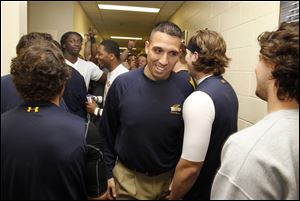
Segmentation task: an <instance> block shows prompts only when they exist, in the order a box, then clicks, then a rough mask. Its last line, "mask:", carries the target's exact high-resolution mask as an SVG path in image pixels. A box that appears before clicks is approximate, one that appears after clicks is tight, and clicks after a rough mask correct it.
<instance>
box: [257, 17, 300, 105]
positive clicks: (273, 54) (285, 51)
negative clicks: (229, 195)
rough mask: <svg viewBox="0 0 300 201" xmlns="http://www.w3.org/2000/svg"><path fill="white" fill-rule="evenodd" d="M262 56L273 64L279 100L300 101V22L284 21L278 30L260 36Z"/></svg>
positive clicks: (273, 74)
mask: <svg viewBox="0 0 300 201" xmlns="http://www.w3.org/2000/svg"><path fill="white" fill-rule="evenodd" d="M258 42H259V45H260V47H261V49H260V55H261V58H262V59H263V60H264V61H266V62H270V63H272V64H275V68H274V70H273V71H272V76H273V79H275V85H276V87H277V89H278V90H277V97H278V99H279V100H292V99H296V100H297V102H298V103H299V22H291V23H287V22H283V23H281V24H280V26H279V28H278V30H276V31H272V32H267V31H266V32H263V33H262V34H260V35H259V36H258Z"/></svg>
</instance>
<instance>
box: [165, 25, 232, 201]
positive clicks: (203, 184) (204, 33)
mask: <svg viewBox="0 0 300 201" xmlns="http://www.w3.org/2000/svg"><path fill="white" fill-rule="evenodd" d="M186 61H187V63H188V67H189V72H190V74H191V75H192V76H193V78H194V79H195V80H196V82H197V88H196V90H195V91H194V92H193V93H192V94H191V95H190V96H189V97H188V98H187V99H186V101H185V102H184V105H183V119H184V127H185V128H184V129H185V130H184V140H183V149H182V154H181V158H180V160H179V162H178V164H177V166H176V171H175V175H174V179H173V182H172V187H171V195H170V198H171V199H180V198H184V199H189V200H209V198H210V189H211V185H212V182H213V178H214V176H215V174H216V171H217V168H218V167H219V166H220V155H221V150H222V146H223V144H224V142H225V141H226V139H227V138H228V136H229V135H230V134H232V133H234V132H236V130H237V115H238V99H237V96H236V94H235V92H234V90H233V88H232V87H231V85H230V84H229V83H228V82H227V81H226V80H225V79H224V78H223V77H222V74H223V73H224V72H225V67H228V64H229V61H230V59H229V58H228V57H227V56H226V43H225V41H224V39H223V37H222V36H221V35H220V34H219V33H217V32H215V31H211V30H207V29H205V30H199V31H197V32H196V34H195V35H194V36H192V37H191V39H190V41H189V44H188V46H187V55H186Z"/></svg>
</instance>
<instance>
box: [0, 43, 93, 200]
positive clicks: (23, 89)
mask: <svg viewBox="0 0 300 201" xmlns="http://www.w3.org/2000/svg"><path fill="white" fill-rule="evenodd" d="M11 74H12V80H13V82H14V84H15V86H16V89H17V91H18V92H19V93H20V94H21V96H22V98H23V99H24V100H25V102H24V103H23V104H21V105H20V106H18V107H16V108H15V109H12V110H10V111H8V112H6V113H4V114H2V115H1V199H4V200H11V199H23V200H24V199H25V200H29V199H30V200H57V199H59V200H65V199H66V200H68V199H73V200H75V199H87V191H86V188H85V187H86V186H85V170H86V165H85V163H86V161H85V160H86V159H85V157H86V153H87V145H86V142H85V135H84V134H85V122H84V120H83V119H82V118H80V117H77V116H75V115H73V114H71V113H68V112H66V111H64V110H63V109H61V108H59V107H58V105H59V102H60V99H61V97H62V93H63V88H64V85H65V83H66V81H67V80H68V79H69V77H70V71H69V68H68V66H67V65H66V64H65V62H64V58H63V55H62V52H61V51H60V50H59V48H58V47H56V46H55V45H54V44H53V43H52V42H50V41H45V40H41V41H40V42H38V41H36V43H35V44H32V45H31V46H30V47H28V48H25V49H22V51H21V52H20V53H19V54H18V56H17V57H16V58H14V59H13V60H12V65H11Z"/></svg>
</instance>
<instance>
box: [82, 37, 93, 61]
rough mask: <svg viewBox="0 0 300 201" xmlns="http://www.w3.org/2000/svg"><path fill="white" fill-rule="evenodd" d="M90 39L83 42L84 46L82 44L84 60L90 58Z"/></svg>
mask: <svg viewBox="0 0 300 201" xmlns="http://www.w3.org/2000/svg"><path fill="white" fill-rule="evenodd" d="M91 56H92V54H91V41H90V40H88V41H87V42H86V43H85V46H84V58H85V59H86V60H90V59H91Z"/></svg>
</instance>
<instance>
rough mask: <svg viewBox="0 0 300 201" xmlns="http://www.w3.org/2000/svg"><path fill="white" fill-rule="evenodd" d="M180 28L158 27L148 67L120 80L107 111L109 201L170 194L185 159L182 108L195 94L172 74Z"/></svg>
mask: <svg viewBox="0 0 300 201" xmlns="http://www.w3.org/2000/svg"><path fill="white" fill-rule="evenodd" d="M180 40H181V30H180V28H179V27H178V26H177V25H175V24H173V23H171V22H161V23H158V24H157V25H156V26H155V27H154V28H153V30H152V32H151V35H150V40H149V41H147V42H146V43H145V50H146V53H147V55H148V57H147V59H148V64H147V66H146V67H145V68H139V69H137V70H135V71H131V72H129V73H125V74H122V75H120V76H118V77H117V78H116V79H115V81H114V83H113V84H112V86H111V87H110V90H109V92H108V95H107V99H106V102H105V107H104V111H103V121H102V126H103V134H104V137H105V139H106V143H105V145H106V152H105V159H106V164H107V166H108V168H107V169H108V178H109V180H108V183H109V184H108V187H109V189H108V199H114V198H117V199H160V198H163V197H164V196H165V195H166V194H167V193H168V188H169V185H170V182H171V179H172V176H173V171H174V168H175V166H176V163H177V161H178V159H179V157H180V153H181V145H182V137H183V119H182V115H181V112H182V104H183V102H184V100H185V99H186V97H187V96H188V95H189V94H190V93H191V92H192V87H191V86H190V85H189V83H188V82H187V81H186V80H184V79H181V78H180V77H179V76H178V75H177V74H176V73H174V72H172V70H173V67H174V65H175V64H176V62H177V60H178V58H179V55H180Z"/></svg>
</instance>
